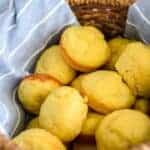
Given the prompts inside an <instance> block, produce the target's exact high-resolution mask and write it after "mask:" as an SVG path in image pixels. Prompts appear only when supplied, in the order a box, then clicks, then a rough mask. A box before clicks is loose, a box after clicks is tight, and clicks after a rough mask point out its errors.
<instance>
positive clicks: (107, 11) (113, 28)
mask: <svg viewBox="0 0 150 150" xmlns="http://www.w3.org/2000/svg"><path fill="white" fill-rule="evenodd" d="M67 1H68V3H69V4H70V6H71V8H72V10H73V11H74V12H75V14H76V16H77V18H78V19H79V21H80V23H81V24H83V25H94V26H96V27H98V28H99V29H100V30H102V31H103V33H104V34H105V35H106V36H107V37H113V36H116V35H122V34H123V32H124V28H125V22H126V17H127V11H128V8H129V6H130V5H131V4H133V2H134V1H135V0H67Z"/></svg>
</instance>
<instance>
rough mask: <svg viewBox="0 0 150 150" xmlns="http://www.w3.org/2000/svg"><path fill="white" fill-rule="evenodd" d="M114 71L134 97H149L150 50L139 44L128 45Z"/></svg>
mask: <svg viewBox="0 0 150 150" xmlns="http://www.w3.org/2000/svg"><path fill="white" fill-rule="evenodd" d="M115 67H116V70H117V71H118V72H119V74H120V75H121V76H122V77H123V79H124V81H125V82H126V83H127V84H128V86H129V87H130V88H131V90H132V91H133V93H134V94H135V95H136V96H143V97H145V98H148V97H150V50H149V48H148V46H146V45H144V44H143V43H141V42H134V43H131V44H128V45H127V47H126V49H125V51H124V52H123V53H122V55H121V56H120V57H119V59H118V61H117V63H116V65H115Z"/></svg>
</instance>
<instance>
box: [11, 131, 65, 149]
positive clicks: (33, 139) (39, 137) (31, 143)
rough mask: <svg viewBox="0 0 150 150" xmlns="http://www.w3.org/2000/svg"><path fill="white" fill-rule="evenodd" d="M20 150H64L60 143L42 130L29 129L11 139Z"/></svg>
mask: <svg viewBox="0 0 150 150" xmlns="http://www.w3.org/2000/svg"><path fill="white" fill-rule="evenodd" d="M13 142H14V143H15V144H17V145H18V146H19V147H20V148H21V149H22V150H66V148H65V146H64V145H63V144H62V143H61V141H60V140H59V139H58V138H57V137H55V136H54V135H52V134H50V133H49V132H47V131H45V130H43V129H29V130H26V131H23V132H22V133H20V134H19V135H18V136H17V137H15V138H14V139H13Z"/></svg>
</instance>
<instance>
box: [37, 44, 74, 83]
mask: <svg viewBox="0 0 150 150" xmlns="http://www.w3.org/2000/svg"><path fill="white" fill-rule="evenodd" d="M60 51H61V48H60V46H57V45H54V46H52V47H50V48H48V49H47V50H46V51H44V52H43V53H42V55H41V57H40V58H39V60H38V62H37V64H36V68H35V72H36V73H45V74H49V75H50V76H52V77H53V78H55V79H56V80H58V81H59V82H61V83H62V84H68V83H69V82H71V81H72V80H73V79H74V77H75V75H76V72H75V71H74V70H73V69H72V68H71V67H70V66H69V65H68V64H67V63H66V62H65V61H64V59H63V57H62V56H61V54H60Z"/></svg>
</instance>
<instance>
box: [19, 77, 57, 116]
mask: <svg viewBox="0 0 150 150" xmlns="http://www.w3.org/2000/svg"><path fill="white" fill-rule="evenodd" d="M59 86H60V83H59V82H58V81H56V80H54V79H53V78H51V77H50V76H48V75H45V74H32V75H29V76H27V77H25V78H24V79H23V80H22V81H21V83H20V85H19V87H18V97H19V101H20V102H21V104H22V105H23V107H24V108H25V109H26V110H27V111H29V112H31V113H34V114H38V113H39V110H40V107H41V104H42V103H43V102H44V100H45V98H46V97H47V96H48V94H49V93H50V92H51V91H52V90H54V89H55V88H57V87H59Z"/></svg>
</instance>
